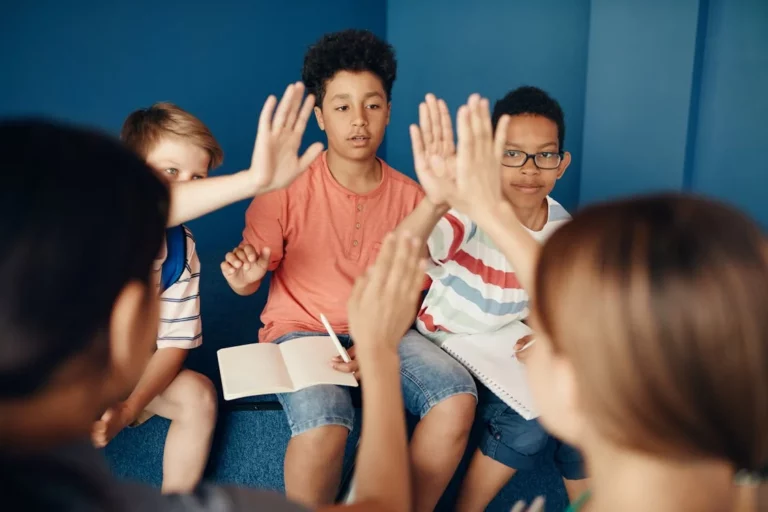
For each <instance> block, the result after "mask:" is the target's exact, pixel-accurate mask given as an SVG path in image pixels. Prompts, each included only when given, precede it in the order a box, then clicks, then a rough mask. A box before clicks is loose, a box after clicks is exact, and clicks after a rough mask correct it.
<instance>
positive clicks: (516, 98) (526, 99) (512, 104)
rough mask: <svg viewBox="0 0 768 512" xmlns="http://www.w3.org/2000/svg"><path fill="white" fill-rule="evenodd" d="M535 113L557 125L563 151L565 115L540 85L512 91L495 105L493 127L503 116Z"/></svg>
mask: <svg viewBox="0 0 768 512" xmlns="http://www.w3.org/2000/svg"><path fill="white" fill-rule="evenodd" d="M504 114H507V115H509V116H519V115H535V116H542V117H545V118H547V119H549V120H550V121H552V122H553V123H555V124H556V125H557V134H558V143H559V147H560V151H563V142H564V140H565V116H564V115H563V109H562V108H561V107H560V104H559V103H558V102H557V101H556V100H555V99H553V98H552V97H551V96H550V95H549V94H547V93H546V92H544V91H542V90H541V89H539V88H538V87H531V86H524V87H518V88H517V89H515V90H514V91H510V92H508V93H507V95H506V96H504V97H503V98H501V99H500V100H498V101H497V102H496V104H495V105H494V106H493V116H492V121H493V127H494V129H495V128H496V125H497V124H498V123H499V119H501V116H503V115H504Z"/></svg>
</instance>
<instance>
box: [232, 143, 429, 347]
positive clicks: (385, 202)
mask: <svg viewBox="0 0 768 512" xmlns="http://www.w3.org/2000/svg"><path fill="white" fill-rule="evenodd" d="M379 161H380V163H381V171H382V172H381V183H379V186H378V187H377V188H376V189H374V190H373V191H371V192H369V193H367V194H362V195H361V194H356V193H354V192H352V191H350V190H348V189H346V188H344V187H343V186H341V185H340V184H339V183H338V182H337V181H336V180H335V179H334V178H333V176H332V175H331V172H330V170H329V169H328V164H327V161H326V153H322V154H321V155H320V156H319V157H318V158H317V159H316V160H315V161H314V162H313V163H312V165H310V167H309V169H308V170H307V171H306V172H305V173H304V174H302V175H301V176H300V177H299V178H297V179H296V181H294V182H293V183H292V184H291V185H290V186H289V187H288V188H286V189H283V190H277V191H274V192H270V193H268V194H265V195H263V196H259V197H256V198H255V199H254V200H253V202H252V203H251V205H250V207H248V211H247V212H246V214H245V229H244V230H243V243H247V244H251V245H253V246H254V248H255V249H256V250H257V251H259V252H260V251H261V249H262V248H263V247H269V248H270V250H271V256H270V262H269V270H271V271H272V279H271V283H270V289H269V297H268V299H267V305H266V306H265V308H264V311H263V313H262V315H261V320H262V322H263V323H264V327H263V328H262V329H261V330H260V331H259V341H261V342H269V341H273V340H275V339H277V338H279V337H280V336H283V335H284V334H288V333H290V332H294V331H311V332H325V328H324V327H323V324H322V323H321V321H320V314H321V313H322V314H324V315H325V316H326V317H327V318H328V321H329V322H330V323H331V326H332V327H333V329H334V331H336V332H337V333H339V334H347V333H349V325H348V323H347V299H348V298H349V294H350V292H351V291H352V283H351V282H350V281H349V278H348V277H346V276H357V275H360V274H361V273H362V272H363V271H364V270H365V269H366V268H367V267H368V266H369V265H371V264H372V263H373V262H374V261H375V260H376V255H377V254H378V252H379V249H380V248H381V241H382V239H383V238H384V236H385V235H386V234H387V233H389V232H390V231H392V230H394V229H395V228H396V227H397V225H398V224H400V222H401V221H402V220H403V219H405V218H406V217H407V216H408V214H410V213H411V212H412V211H413V209H414V208H415V207H416V205H417V204H418V203H419V201H421V199H422V197H423V196H424V193H423V191H422V190H421V187H419V185H418V184H417V183H416V182H415V181H414V180H412V179H410V178H408V177H407V176H405V175H403V174H401V173H399V172H397V171H396V170H394V169H392V168H391V167H390V166H389V165H387V164H386V163H385V162H384V161H383V160H379Z"/></svg>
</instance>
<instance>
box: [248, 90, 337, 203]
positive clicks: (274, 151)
mask: <svg viewBox="0 0 768 512" xmlns="http://www.w3.org/2000/svg"><path fill="white" fill-rule="evenodd" d="M303 96H304V84H302V83H301V82H296V83H295V84H291V85H289V86H288V87H287V88H286V89H285V93H284V94H283V97H282V99H281V100H280V104H279V105H277V110H275V104H276V103H277V99H276V98H275V97H274V96H270V97H269V98H267V101H266V102H265V103H264V107H263V108H262V110H261V115H260V116H259V130H258V133H257V134H256V143H255V144H254V147H253V156H252V157H251V167H250V169H249V172H250V173H252V176H253V181H252V183H253V186H254V187H255V188H256V189H257V190H259V191H261V192H267V191H270V190H276V189H279V188H283V187H286V186H287V185H289V184H290V183H291V182H292V181H293V180H294V179H296V177H297V176H298V175H299V174H301V173H302V172H304V170H306V169H307V167H309V164H311V163H312V161H314V159H315V158H317V156H318V155H319V154H320V152H321V151H322V150H323V145H322V143H319V142H316V143H314V144H312V145H311V146H310V147H309V148H308V149H307V150H306V151H305V152H304V154H303V155H301V156H299V154H298V152H299V146H300V145H301V138H302V136H303V135H304V130H305V129H306V127H307V121H308V120H309V116H310V115H311V114H312V108H313V107H314V106H315V98H314V96H312V95H309V96H307V98H306V99H305V100H304V103H303V104H302V98H303ZM273 111H274V116H273V115H272V114H273Z"/></svg>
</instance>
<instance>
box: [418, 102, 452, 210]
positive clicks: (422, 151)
mask: <svg viewBox="0 0 768 512" xmlns="http://www.w3.org/2000/svg"><path fill="white" fill-rule="evenodd" d="M410 132H411V146H412V148H413V165H414V168H415V169H416V175H417V176H418V177H419V182H420V183H421V186H422V187H423V188H424V192H425V193H426V194H427V198H428V199H429V200H430V202H432V203H433V204H434V205H435V206H442V205H444V204H445V203H446V202H447V200H448V197H447V193H448V190H447V189H446V188H445V187H444V186H443V182H444V181H445V180H452V179H453V178H454V177H455V174H456V145H455V144H454V142H453V126H452V124H451V115H450V113H449V112H448V106H447V105H446V104H445V101H443V100H442V99H440V100H438V99H436V98H435V95H434V94H431V93H430V94H427V96H426V98H425V101H423V102H422V103H421V104H420V105H419V125H418V126H416V125H415V124H414V125H411V127H410Z"/></svg>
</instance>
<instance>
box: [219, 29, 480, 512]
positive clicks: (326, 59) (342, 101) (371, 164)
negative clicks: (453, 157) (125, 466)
mask: <svg viewBox="0 0 768 512" xmlns="http://www.w3.org/2000/svg"><path fill="white" fill-rule="evenodd" d="M395 76H396V62H395V56H394V52H393V50H392V47H391V46H390V45H389V44H387V43H386V42H384V41H382V40H380V39H379V38H377V37H376V36H375V35H374V34H372V33H370V32H368V31H362V30H346V31H343V32H338V33H333V34H328V35H326V36H324V37H323V38H321V39H320V41H319V42H318V43H317V44H315V45H313V46H312V47H311V48H310V49H309V51H308V52H307V54H306V56H305V59H304V69H303V80H304V82H305V83H306V84H307V89H308V91H309V92H311V93H313V94H315V96H316V98H317V104H316V107H315V116H316V119H317V122H318V124H319V126H320V128H321V129H322V130H323V131H325V133H326V135H327V137H328V150H327V151H326V152H324V153H322V154H321V155H320V156H319V157H318V158H317V159H316V160H315V161H314V163H313V164H312V165H311V166H310V168H309V170H308V171H307V172H306V173H305V174H304V175H303V176H301V177H300V178H299V179H297V180H296V181H295V182H294V183H293V184H292V185H291V186H290V187H288V188H287V189H285V190H281V191H276V192H274V193H270V194H266V195H263V196H261V197H259V198H257V199H256V200H254V201H253V203H252V204H251V206H250V208H249V209H248V212H247V213H246V217H245V230H244V231H243V241H242V243H241V244H240V245H239V246H238V247H237V248H235V249H234V250H233V251H232V252H230V253H228V254H227V255H226V260H225V261H224V262H223V263H222V265H221V266H222V272H223V274H224V276H225V277H226V279H227V281H228V282H229V285H230V286H231V287H232V289H233V290H234V291H235V292H236V293H238V294H240V295H251V294H252V293H254V292H255V291H256V290H257V289H258V288H259V286H260V285H261V282H262V280H263V278H264V276H265V274H266V273H267V272H268V271H272V272H273V275H272V279H271V283H270V290H269V298H268V301H267V305H266V307H265V309H264V312H263V314H262V317H261V318H262V321H263V323H264V327H263V328H262V329H261V331H260V333H259V339H260V341H261V342H271V343H282V342H285V341H287V340H290V339H293V338H296V337H301V336H318V335H323V333H325V329H324V328H323V324H322V323H321V321H320V314H321V313H324V314H325V316H326V317H327V318H328V320H329V321H330V323H331V325H332V327H333V329H334V330H335V331H336V332H337V333H339V334H340V338H341V341H342V343H343V344H345V345H346V347H347V348H349V351H350V355H351V356H352V358H353V360H352V362H350V363H343V362H341V361H336V362H335V363H334V366H335V367H336V368H337V369H339V370H341V371H346V372H354V373H355V374H356V375H359V371H358V366H357V362H356V361H355V360H354V355H355V354H354V347H353V346H352V340H351V339H350V337H349V334H348V333H349V325H348V320H347V314H346V311H345V309H344V303H345V301H346V300H347V298H348V297H349V294H350V291H351V283H350V281H349V279H348V278H347V276H356V275H360V274H362V273H363V272H365V270H366V268H367V267H368V266H369V265H371V264H372V263H373V262H374V260H375V259H376V254H377V253H378V251H379V249H380V248H381V242H382V239H383V238H384V236H385V235H386V234H387V233H388V232H390V231H393V230H394V229H395V228H396V227H397V225H398V224H399V223H400V222H401V221H402V220H403V219H405V218H406V217H407V216H408V215H409V214H410V212H411V211H412V210H413V209H414V208H415V207H416V205H417V204H419V202H420V201H421V199H422V198H423V196H424V194H423V192H422V190H421V188H420V187H419V185H418V184H417V183H416V182H415V181H413V180H411V179H410V178H408V177H406V176H404V175H402V174H400V173H399V172H397V171H395V170H394V169H392V168H391V167H390V166H388V165H387V163H386V162H384V161H383V160H382V159H380V158H377V157H376V151H377V150H378V148H379V146H380V145H381V141H382V139H383V138H384V132H385V129H386V126H387V124H388V122H389V113H390V106H391V95H392V84H393V82H394V80H395ZM413 314H414V317H415V316H416V311H415V310H414V312H413ZM399 353H400V357H401V361H402V362H401V366H400V373H401V376H402V390H403V398H404V402H405V406H406V408H407V409H408V411H409V412H411V413H412V414H413V415H415V416H417V417H418V418H420V422H419V425H418V426H417V428H416V431H415V432H414V435H413V438H412V442H411V448H410V459H411V467H412V475H413V476H412V480H413V489H414V491H415V496H414V508H415V509H416V510H433V509H434V507H435V505H436V503H437V501H438V499H439V498H440V495H441V494H442V492H443V490H444V489H445V487H446V486H447V484H448V482H449V481H450V479H451V476H452V475H453V473H454V471H455V469H456V466H457V465H458V463H459V460H460V459H461V455H462V454H463V452H464V449H465V446H466V441H467V437H468V435H469V430H470V428H471V425H472V420H473V418H474V410H475V405H476V395H477V391H476V388H475V384H474V382H473V380H472V377H471V376H470V375H469V373H468V372H467V371H466V370H465V369H464V368H463V367H462V366H461V365H460V364H459V363H457V362H456V361H454V360H453V359H452V358H451V357H450V356H448V355H447V354H446V353H445V352H443V351H442V350H441V349H440V348H439V347H437V346H436V345H434V344H432V343H431V342H429V341H428V340H426V339H425V338H423V337H422V336H419V335H418V334H417V333H415V331H411V332H409V333H408V334H406V336H405V338H404V339H403V341H402V343H401V344H400V347H399ZM279 399H280V401H281V403H282V404H283V408H284V409H285V412H286V415H287V417H288V423H289V426H290V428H291V433H292V439H291V441H290V443H289V445H288V449H287V452H286V456H285V486H286V493H287V494H288V496H289V497H290V498H292V499H294V500H297V501H300V502H303V503H306V504H307V505H310V506H317V505H319V504H323V503H328V502H330V501H331V500H333V498H334V495H335V493H336V490H337V488H338V485H339V481H340V478H341V469H342V462H343V456H344V448H345V445H346V440H347V434H348V433H349V431H350V430H352V426H353V421H354V415H355V412H354V407H353V405H352V400H351V398H350V393H349V390H348V389H347V388H344V387H340V386H313V387H310V388H307V389H304V390H301V391H298V392H295V393H286V394H282V395H279Z"/></svg>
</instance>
